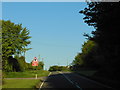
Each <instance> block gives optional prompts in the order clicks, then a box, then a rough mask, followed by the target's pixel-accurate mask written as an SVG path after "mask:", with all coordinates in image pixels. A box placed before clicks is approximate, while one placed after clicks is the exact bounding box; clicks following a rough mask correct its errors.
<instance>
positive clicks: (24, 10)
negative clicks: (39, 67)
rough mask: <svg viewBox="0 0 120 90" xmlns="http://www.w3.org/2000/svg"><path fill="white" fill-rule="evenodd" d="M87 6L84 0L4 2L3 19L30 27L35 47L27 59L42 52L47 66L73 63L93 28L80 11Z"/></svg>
mask: <svg viewBox="0 0 120 90" xmlns="http://www.w3.org/2000/svg"><path fill="white" fill-rule="evenodd" d="M85 7H86V3H85V2H16V3H15V2H3V3H2V18H3V19H4V20H11V21H12V22H14V23H16V24H21V23H22V25H23V27H27V29H29V30H30V36H32V38H31V39H30V40H31V45H29V47H31V48H33V49H31V50H29V51H27V53H26V61H27V62H31V61H32V59H33V58H34V57H38V56H39V55H40V60H41V59H42V58H43V61H44V63H45V69H48V68H49V66H52V65H67V63H68V64H70V63H71V62H72V61H73V60H74V57H75V56H76V55H77V53H78V52H80V51H81V46H82V44H83V43H84V41H86V39H85V37H84V36H83V34H84V33H90V32H91V31H92V30H93V28H92V27H89V26H88V25H87V24H85V23H84V21H83V17H84V15H82V14H80V13H79V11H80V10H82V9H84V8H85Z"/></svg>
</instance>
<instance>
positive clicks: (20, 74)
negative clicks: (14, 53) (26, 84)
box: [5, 70, 49, 78]
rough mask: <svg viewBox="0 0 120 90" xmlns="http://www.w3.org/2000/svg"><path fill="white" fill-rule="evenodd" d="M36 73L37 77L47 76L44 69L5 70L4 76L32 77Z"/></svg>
mask: <svg viewBox="0 0 120 90" xmlns="http://www.w3.org/2000/svg"><path fill="white" fill-rule="evenodd" d="M35 74H37V76H38V77H42V76H47V75H48V74H49V71H45V70H38V71H36V70H32V71H25V72H6V73H5V78H33V77H35Z"/></svg>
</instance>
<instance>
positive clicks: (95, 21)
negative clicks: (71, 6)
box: [76, 2, 120, 79]
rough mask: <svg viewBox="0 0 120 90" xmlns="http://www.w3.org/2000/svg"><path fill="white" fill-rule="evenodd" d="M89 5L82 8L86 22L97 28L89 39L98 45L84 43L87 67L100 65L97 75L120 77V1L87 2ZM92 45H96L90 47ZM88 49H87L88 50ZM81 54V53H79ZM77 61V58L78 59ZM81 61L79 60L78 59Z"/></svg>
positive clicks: (84, 58)
mask: <svg viewBox="0 0 120 90" xmlns="http://www.w3.org/2000/svg"><path fill="white" fill-rule="evenodd" d="M87 5H88V7H86V8H84V10H81V11H80V13H82V14H84V15H85V17H84V18H83V20H84V22H85V23H87V24H88V26H93V27H94V28H95V29H96V30H95V31H92V34H93V35H92V36H89V35H87V34H86V35H85V36H87V37H88V41H89V40H91V41H93V42H94V43H95V44H96V45H95V47H94V45H92V44H91V46H90V45H89V44H88V45H84V46H83V47H82V53H81V54H82V56H83V57H82V56H81V58H82V60H83V61H86V62H84V63H86V65H85V67H88V66H89V65H90V66H89V67H93V66H95V67H96V66H98V67H99V72H98V74H97V75H102V76H105V77H113V76H114V75H115V76H114V78H116V79H117V78H118V77H119V73H118V72H119V70H118V69H119V64H118V63H119V60H120V57H119V52H120V43H119V33H118V32H119V30H120V27H119V24H120V23H119V20H120V2H87ZM87 43H88V42H87ZM90 47H94V48H93V49H90ZM86 49H87V50H86ZM89 51H90V52H89ZM79 56H80V55H79ZM76 61H77V60H76ZM78 61H79V60H78Z"/></svg>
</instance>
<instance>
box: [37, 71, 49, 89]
mask: <svg viewBox="0 0 120 90" xmlns="http://www.w3.org/2000/svg"><path fill="white" fill-rule="evenodd" d="M50 74H51V72H50V73H49V75H48V77H49V76H50ZM45 80H46V79H45ZM45 80H44V81H43V82H42V83H41V85H40V88H39V90H40V89H41V88H42V86H43V84H44V82H45Z"/></svg>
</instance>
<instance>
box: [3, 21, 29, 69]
mask: <svg viewBox="0 0 120 90" xmlns="http://www.w3.org/2000/svg"><path fill="white" fill-rule="evenodd" d="M1 27H2V59H3V70H6V69H7V68H8V67H11V66H9V65H7V64H9V61H8V59H9V57H11V56H12V55H16V54H17V55H20V54H22V53H25V52H26V51H27V50H29V49H30V48H27V46H28V45H29V44H30V41H29V39H30V38H31V37H30V36H29V30H27V29H26V28H22V24H14V23H12V22H11V21H4V20H2V26H1ZM8 71H9V70H8Z"/></svg>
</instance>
